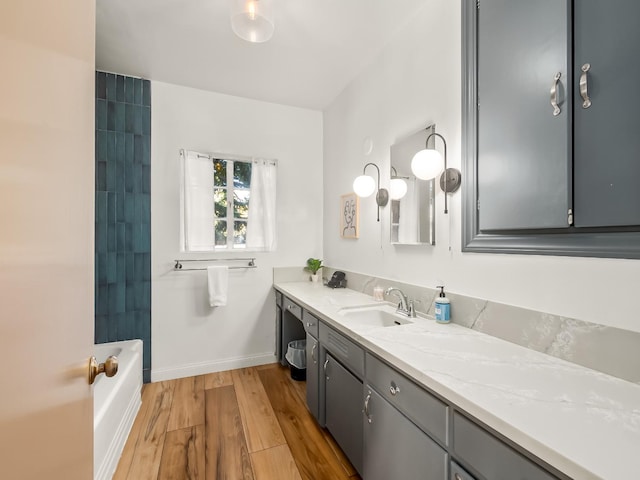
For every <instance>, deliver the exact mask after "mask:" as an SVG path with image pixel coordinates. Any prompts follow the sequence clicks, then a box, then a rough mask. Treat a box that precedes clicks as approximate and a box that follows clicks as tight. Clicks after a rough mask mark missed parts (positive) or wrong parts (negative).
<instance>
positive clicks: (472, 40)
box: [461, 0, 640, 259]
mask: <svg viewBox="0 0 640 480" xmlns="http://www.w3.org/2000/svg"><path fill="white" fill-rule="evenodd" d="M461 2H462V79H461V80H462V135H461V139H462V149H461V151H462V155H463V159H462V164H463V168H464V178H465V180H464V181H463V189H462V251H463V252H474V253H515V254H529V255H563V256H578V257H602V258H629V259H640V232H638V231H631V229H627V230H626V231H621V229H618V230H616V229H614V228H605V227H603V228H594V229H580V230H581V231H580V232H579V231H577V230H576V229H575V227H571V228H570V227H568V228H567V229H566V230H564V229H563V231H562V232H560V231H555V232H554V231H553V230H539V231H534V230H527V231H522V232H504V234H502V233H500V234H499V233H485V232H481V231H480V229H479V224H478V217H477V212H478V206H477V198H478V183H477V172H478V170H477V167H478V150H477V142H478V135H477V132H478V115H477V113H478V112H477V108H476V105H477V103H478V95H477V93H478V90H477V88H478V86H477V72H478V69H477V67H478V57H477V46H478V45H477V39H478V36H477V35H478V31H477V18H478V9H477V2H476V0H461Z"/></svg>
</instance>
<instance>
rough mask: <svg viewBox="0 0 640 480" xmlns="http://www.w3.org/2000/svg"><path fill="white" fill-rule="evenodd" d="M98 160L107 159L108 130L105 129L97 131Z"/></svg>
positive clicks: (103, 160)
mask: <svg viewBox="0 0 640 480" xmlns="http://www.w3.org/2000/svg"><path fill="white" fill-rule="evenodd" d="M96 161H97V162H106V161H107V132H106V131H105V130H98V132H96Z"/></svg>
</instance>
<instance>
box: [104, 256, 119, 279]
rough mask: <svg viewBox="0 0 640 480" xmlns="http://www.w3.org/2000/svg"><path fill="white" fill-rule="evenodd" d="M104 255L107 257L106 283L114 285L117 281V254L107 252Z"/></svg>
mask: <svg viewBox="0 0 640 480" xmlns="http://www.w3.org/2000/svg"><path fill="white" fill-rule="evenodd" d="M105 255H106V257H107V283H109V284H111V283H115V282H117V281H118V262H117V258H118V257H117V255H118V254H117V253H116V252H108V253H106V254H105Z"/></svg>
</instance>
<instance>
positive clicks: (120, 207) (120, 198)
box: [116, 191, 126, 251]
mask: <svg viewBox="0 0 640 480" xmlns="http://www.w3.org/2000/svg"><path fill="white" fill-rule="evenodd" d="M125 221H126V220H125V218H124V192H122V191H120V192H116V222H122V223H123V224H124V222H125ZM118 245H120V236H119V234H118ZM123 249H124V227H123V228H122V248H120V247H118V251H120V250H123Z"/></svg>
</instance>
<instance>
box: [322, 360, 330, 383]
mask: <svg viewBox="0 0 640 480" xmlns="http://www.w3.org/2000/svg"><path fill="white" fill-rule="evenodd" d="M327 365H329V359H328V358H327V359H326V360H325V361H324V365H323V367H322V369H323V370H324V376H325V377H326V379H327V381H329V375H327Z"/></svg>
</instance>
